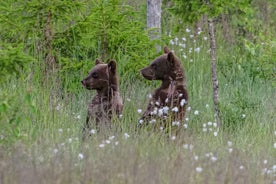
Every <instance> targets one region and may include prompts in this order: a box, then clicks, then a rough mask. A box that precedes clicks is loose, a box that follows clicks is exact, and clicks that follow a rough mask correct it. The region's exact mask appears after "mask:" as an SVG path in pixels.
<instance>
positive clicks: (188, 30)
mask: <svg viewBox="0 0 276 184" xmlns="http://www.w3.org/2000/svg"><path fill="white" fill-rule="evenodd" d="M186 32H187V33H189V32H191V30H190V29H189V28H186ZM182 39H183V38H182Z"/></svg>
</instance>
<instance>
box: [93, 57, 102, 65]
mask: <svg viewBox="0 0 276 184" xmlns="http://www.w3.org/2000/svg"><path fill="white" fill-rule="evenodd" d="M98 64H103V62H101V61H100V60H99V59H98V58H97V59H96V60H95V65H98Z"/></svg>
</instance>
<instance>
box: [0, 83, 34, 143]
mask: <svg viewBox="0 0 276 184" xmlns="http://www.w3.org/2000/svg"><path fill="white" fill-rule="evenodd" d="M11 87H12V88H13V89H12V90H14V91H16V88H18V86H16V85H15V84H13V86H11ZM20 97H23V98H22V99H21V98H20ZM36 113H37V109H36V105H35V104H34V102H33V99H32V96H31V92H27V93H24V92H23V93H22V95H21V94H19V93H12V94H10V93H7V91H4V90H3V91H2V92H0V126H1V130H0V135H1V138H0V142H2V143H6V144H11V143H13V142H17V141H18V140H26V139H27V138H28V136H31V134H30V131H32V130H31V129H29V128H30V126H29V125H30V124H31V121H32V119H31V118H32V117H34V115H33V114H36ZM27 135H28V136H27Z"/></svg>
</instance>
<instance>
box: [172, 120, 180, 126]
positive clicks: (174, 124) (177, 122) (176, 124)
mask: <svg viewBox="0 0 276 184" xmlns="http://www.w3.org/2000/svg"><path fill="white" fill-rule="evenodd" d="M179 125H180V122H179V121H173V122H172V126H179Z"/></svg>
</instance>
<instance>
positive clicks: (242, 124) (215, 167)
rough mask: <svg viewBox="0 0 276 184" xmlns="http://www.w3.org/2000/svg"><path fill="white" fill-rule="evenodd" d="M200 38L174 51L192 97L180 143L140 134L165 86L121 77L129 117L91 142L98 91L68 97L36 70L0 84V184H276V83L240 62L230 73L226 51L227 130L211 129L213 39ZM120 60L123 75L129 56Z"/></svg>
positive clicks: (223, 103) (222, 91)
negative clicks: (86, 132) (90, 114)
mask: <svg viewBox="0 0 276 184" xmlns="http://www.w3.org/2000/svg"><path fill="white" fill-rule="evenodd" d="M188 36H189V35H188ZM186 37H187V35H186ZM178 38H179V40H180V39H181V38H182V36H178ZM172 39H174V38H172ZM194 39H195V38H193V39H191V38H188V37H187V40H188V41H187V46H186V48H182V49H183V50H181V47H180V46H179V44H174V45H170V47H171V49H173V50H174V52H175V53H176V54H177V55H178V56H179V57H180V58H181V60H182V61H183V66H184V68H185V71H186V76H187V88H188V91H189V104H188V105H189V108H188V111H187V116H186V118H188V119H187V120H186V122H185V124H187V125H186V126H187V128H184V127H183V128H182V130H181V132H180V135H179V136H178V137H177V138H176V139H174V140H173V139H172V137H168V135H167V134H166V133H164V132H162V131H153V130H150V129H147V128H145V129H140V130H139V131H137V128H136V125H137V122H138V119H139V117H140V116H141V114H139V113H138V112H137V110H138V109H142V110H145V108H146V106H147V103H148V97H147V95H148V94H149V93H151V92H152V91H153V90H154V88H155V87H156V86H158V85H159V82H158V81H153V82H152V83H149V82H145V81H144V80H143V79H142V78H139V79H135V80H134V79H131V80H130V78H127V76H124V75H121V76H120V81H121V85H120V89H121V94H122V97H123V100H124V111H123V116H122V117H121V118H115V119H114V121H113V128H112V129H111V130H109V131H106V132H102V133H96V134H91V137H90V138H89V139H87V140H85V141H82V135H81V130H82V126H83V124H84V122H85V118H86V111H87V104H88V102H89V100H90V99H91V98H92V96H93V95H94V94H95V92H93V91H88V90H85V89H83V88H82V86H81V85H79V86H77V87H76V89H75V91H74V92H72V93H66V92H64V91H63V89H62V88H63V87H64V86H60V84H59V83H57V82H56V80H55V78H54V77H53V79H49V80H48V84H47V85H45V84H43V81H42V78H43V76H41V73H40V72H39V71H38V70H39V68H36V66H32V68H33V73H31V74H30V73H25V74H23V75H22V77H11V78H10V79H9V80H8V81H7V82H4V83H2V84H0V87H1V88H0V89H1V91H0V115H1V117H0V125H1V130H0V136H1V137H0V143H1V144H0V160H1V161H0V173H1V174H0V181H1V182H0V183H273V182H274V183H275V178H274V177H275V174H276V168H275V167H276V160H275V155H276V148H275V146H274V144H275V142H276V133H275V130H276V123H275V122H276V116H275V110H276V101H275V97H276V96H275V95H276V94H275V87H273V86H272V82H271V81H265V80H263V79H253V78H252V77H250V75H249V73H248V72H249V71H247V70H245V69H244V68H240V67H239V66H238V65H236V64H235V63H233V64H232V65H231V67H228V68H227V69H225V68H224V66H225V67H226V65H225V63H228V64H229V63H231V62H232V54H231V53H229V52H228V53H227V52H225V49H226V48H225V47H222V48H219V49H218V51H217V54H218V72H219V73H218V76H219V86H220V88H219V101H220V115H221V121H222V126H221V127H216V126H214V117H213V105H212V83H211V82H212V81H211V68H210V58H209V53H208V40H207V41H206V40H204V39H203V36H202V37H199V38H196V39H197V40H196V42H193V40H194ZM197 47H200V51H199V52H195V51H194V50H195V48H197ZM189 48H193V50H192V52H191V53H189ZM231 52H233V53H237V54H238V52H235V50H234V49H233V50H232V51H231ZM184 53H185V54H186V58H184V57H183V55H184ZM236 57H239V55H237V56H236ZM240 57H242V56H240ZM122 58H123V57H122ZM118 62H119V66H118V67H119V70H120V63H123V62H124V60H121V61H118ZM244 62H248V63H250V61H244ZM91 67H92V66H91ZM221 71H226V74H225V73H222V72H221ZM85 72H87V71H80V76H79V80H81V79H82V77H84V76H85V75H86V73H85ZM70 80H71V79H70V76H68V81H66V85H70ZM74 80H78V79H76V78H74ZM46 86H47V87H46ZM195 112H198V114H197V113H195ZM215 132H216V133H215Z"/></svg>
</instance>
